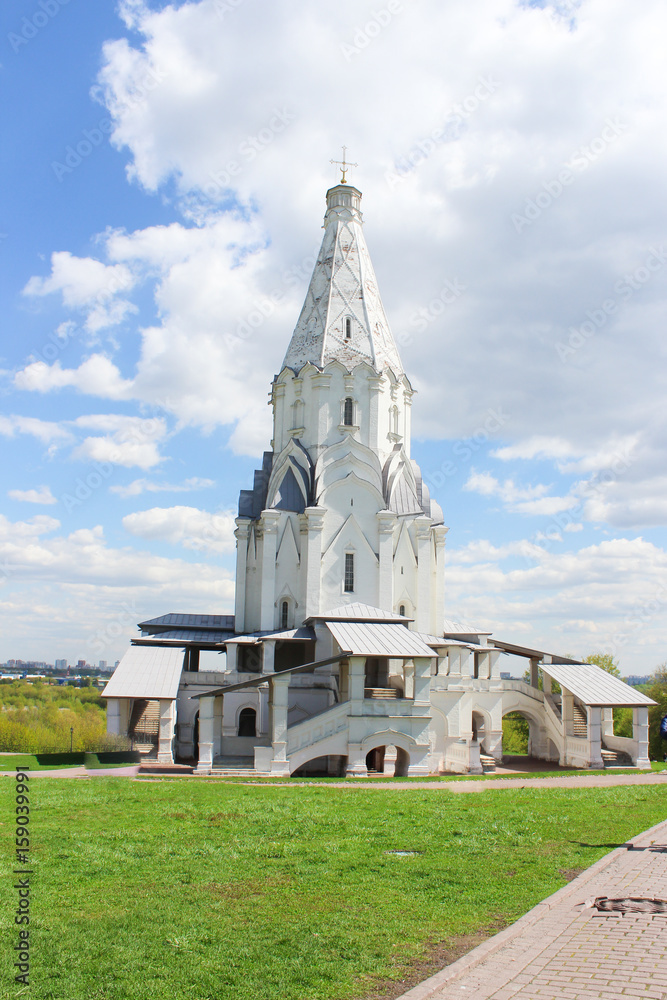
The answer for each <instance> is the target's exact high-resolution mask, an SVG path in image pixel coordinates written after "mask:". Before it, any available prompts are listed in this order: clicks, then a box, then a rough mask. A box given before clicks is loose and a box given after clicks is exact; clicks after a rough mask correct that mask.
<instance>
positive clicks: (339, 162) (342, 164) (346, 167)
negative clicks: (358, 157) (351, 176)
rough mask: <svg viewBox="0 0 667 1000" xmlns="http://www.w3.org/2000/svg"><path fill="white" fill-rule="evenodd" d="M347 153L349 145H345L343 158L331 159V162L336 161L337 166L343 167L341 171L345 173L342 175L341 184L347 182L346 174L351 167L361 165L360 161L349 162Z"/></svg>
mask: <svg viewBox="0 0 667 1000" xmlns="http://www.w3.org/2000/svg"><path fill="white" fill-rule="evenodd" d="M346 154H347V146H343V159H342V160H329V163H335V164H336V165H337V166H339V167H340V169H341V171H342V173H343V176H342V177H341V181H340V182H341V184H347V181H346V180H345V174H346V173H347V172H348V170H349V169H350V167H358V166H359V164H358V163H347V162H346V161H345V157H346Z"/></svg>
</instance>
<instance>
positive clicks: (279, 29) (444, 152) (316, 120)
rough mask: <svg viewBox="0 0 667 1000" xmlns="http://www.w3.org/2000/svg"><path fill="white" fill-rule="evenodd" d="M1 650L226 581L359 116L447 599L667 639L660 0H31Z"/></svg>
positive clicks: (11, 258)
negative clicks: (278, 377) (274, 389)
mask: <svg viewBox="0 0 667 1000" xmlns="http://www.w3.org/2000/svg"><path fill="white" fill-rule="evenodd" d="M0 16H1V17H2V30H1V31H0V46H1V51H0V79H1V80H2V84H3V97H2V111H1V114H2V117H3V132H4V136H5V142H4V144H3V149H2V152H1V153H0V169H1V170H2V192H3V208H2V214H1V215H0V258H1V266H0V282H1V285H0V288H1V290H2V303H3V309H2V341H1V344H0V387H1V392H2V403H3V405H2V410H1V415H0V447H1V448H2V467H3V473H4V474H3V480H2V487H1V488H0V624H1V628H0V660H1V661H3V662H4V661H5V660H7V659H9V658H22V659H37V660H45V661H47V662H53V660H54V659H55V658H61V657H62V658H67V659H68V660H69V661H70V662H76V661H77V660H78V659H80V658H81V659H86V660H88V661H89V662H91V663H97V662H98V661H99V660H107V661H109V662H113V661H114V660H116V659H117V658H119V657H120V656H121V655H122V653H123V651H124V649H125V648H126V646H127V644H128V641H129V639H130V638H131V637H132V636H133V635H136V623H137V622H138V621H141V620H144V619H147V618H151V617H155V616H157V615H160V614H164V613H167V612H171V611H182V612H207V613H229V612H231V611H233V595H234V564H235V554H234V544H235V543H234V536H233V530H234V517H235V514H236V505H237V500H238V492H239V490H240V489H246V488H250V487H251V485H252V472H253V469H254V468H255V467H257V465H258V464H259V463H260V461H261V454H262V452H263V451H264V450H265V449H267V448H268V447H269V440H270V436H271V428H270V409H269V407H268V406H267V395H268V391H269V387H270V384H271V380H272V378H273V376H274V375H275V374H276V373H277V372H278V371H279V369H280V366H281V362H282V358H283V355H284V352H285V349H286V346H287V344H288V342H289V338H290V336H291V333H292V330H293V328H294V326H295V324H296V320H297V318H298V315H299V311H300V308H301V304H302V302H303V298H304V296H305V293H306V289H307V284H308V279H309V276H310V272H311V270H312V266H313V264H314V257H315V254H316V253H317V249H318V246H319V243H320V240H321V236H322V232H321V225H322V218H323V214H324V210H325V192H326V190H327V188H328V187H330V186H331V185H333V184H335V183H336V182H337V178H338V177H339V174H338V172H337V169H336V167H335V166H333V165H331V163H330V161H331V160H332V159H340V157H341V148H342V146H343V145H346V146H347V148H348V159H349V160H351V161H352V162H354V163H356V164H358V166H357V167H355V168H354V169H353V170H352V171H351V173H350V175H349V180H351V181H352V182H353V183H354V184H355V185H356V186H358V187H359V188H360V190H361V191H362V192H363V201H362V208H363V212H364V220H365V233H366V238H367V242H368V245H369V249H370V252H371V256H372V258H373V262H374V266H375V270H376V274H377V278H378V282H379V285H380V291H381V293H382V297H383V300H384V305H385V308H386V311H387V314H388V317H389V320H390V323H391V325H392V328H393V332H394V336H395V339H396V341H397V344H398V346H399V350H400V352H401V356H402V359H403V363H404V365H405V368H406V370H407V372H408V374H409V376H410V379H411V381H412V384H413V385H414V386H415V388H416V389H417V395H416V396H415V399H414V402H413V457H414V458H416V460H417V461H418V462H419V464H420V466H421V468H422V472H423V475H424V479H425V481H426V483H427V484H428V485H429V488H430V490H431V493H432V495H434V496H435V497H436V499H437V500H438V502H439V503H440V504H441V506H442V507H443V509H444V513H445V521H446V523H447V524H448V525H449V527H450V531H449V535H448V540H447V577H446V601H447V607H446V614H447V616H448V617H450V618H458V619H463V620H467V621H472V622H473V623H475V624H477V625H478V626H479V627H484V628H486V629H487V630H490V631H492V632H493V633H494V635H495V636H497V637H499V638H503V639H505V640H506V641H509V642H515V643H518V644H521V645H527V646H532V647H535V648H539V649H548V650H553V651H557V652H560V653H563V654H566V655H572V656H576V657H583V656H586V655H587V654H589V653H591V652H599V651H602V652H611V653H612V654H613V655H614V656H615V658H616V659H617V660H618V661H619V663H620V666H621V671H622V673H623V674H624V675H627V674H630V673H635V674H647V673H651V672H652V671H653V670H654V669H655V667H656V666H657V665H658V664H659V663H661V662H664V660H665V659H667V650H666V644H665V637H666V613H667V572H666V571H667V550H666V545H667V532H666V531H665V523H666V521H667V469H666V466H665V444H666V432H665V410H666V405H665V400H666V394H665V372H666V367H665V319H666V316H667V309H666V305H667V266H666V265H667V230H666V225H665V223H666V221H667V220H666V214H667V199H665V168H664V164H665V145H666V144H667V121H666V117H667V116H666V86H665V84H666V75H667V71H666V70H665V61H664V46H663V38H664V34H665V30H666V29H667V11H666V10H665V7H664V4H663V3H662V2H661V0H643V2H642V3H641V4H630V3H629V2H627V0H625V2H623V0H580V2H579V0H562V2H561V0H543V2H519V0H475V2H474V3H470V2H469V0H444V2H443V0H377V2H375V3H372V4H368V5H367V4H366V3H360V2H359V0H337V2H336V3H329V2H320V3H317V4H314V3H312V2H307V0H283V2H281V3H272V2H269V0H192V2H174V3H171V4H167V3H163V2H159V0H150V2H144V0H122V2H120V3H119V4H114V3H111V2H105V0H102V2H99V3H95V4H90V3H88V4H86V3H84V2H83V0H66V2H65V0H22V2H21V3H20V4H3V6H2V10H1V12H0Z"/></svg>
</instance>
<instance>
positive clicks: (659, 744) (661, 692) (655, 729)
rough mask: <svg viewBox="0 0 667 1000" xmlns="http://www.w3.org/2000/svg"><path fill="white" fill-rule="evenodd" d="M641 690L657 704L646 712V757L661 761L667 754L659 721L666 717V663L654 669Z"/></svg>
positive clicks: (665, 741) (666, 745) (666, 743)
mask: <svg viewBox="0 0 667 1000" xmlns="http://www.w3.org/2000/svg"><path fill="white" fill-rule="evenodd" d="M641 690H642V691H643V692H644V693H645V694H647V695H648V696H649V698H653V700H654V701H655V702H657V705H651V706H650V707H649V710H648V734H649V735H648V738H649V743H648V755H649V757H650V758H651V760H662V759H663V758H664V756H665V754H667V740H663V739H662V738H661V736H660V720H661V719H662V718H664V716H665V715H667V663H661V664H660V666H658V667H656V669H655V671H654V673H653V676H652V678H651V680H650V681H649V683H648V684H642V686H641Z"/></svg>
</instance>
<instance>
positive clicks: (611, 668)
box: [583, 653, 621, 678]
mask: <svg viewBox="0 0 667 1000" xmlns="http://www.w3.org/2000/svg"><path fill="white" fill-rule="evenodd" d="M583 662H584V663H594V664H595V666H596V667H600V669H602V670H606V671H607V673H608V674H611V675H612V677H619V678H620V676H621V671H620V670H619V668H618V661H617V660H615V659H614V657H613V656H612V654H611V653H589V654H588V656H587V657H586V659H585V660H584V661H583Z"/></svg>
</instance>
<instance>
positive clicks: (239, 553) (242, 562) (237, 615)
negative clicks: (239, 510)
mask: <svg viewBox="0 0 667 1000" xmlns="http://www.w3.org/2000/svg"><path fill="white" fill-rule="evenodd" d="M235 523H236V531H235V532H234V537H235V538H236V594H235V597H234V628H235V629H236V631H237V632H242V631H243V629H244V628H245V583H246V569H247V565H248V536H249V535H250V521H249V520H248V518H246V517H237V518H236V522H235Z"/></svg>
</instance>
